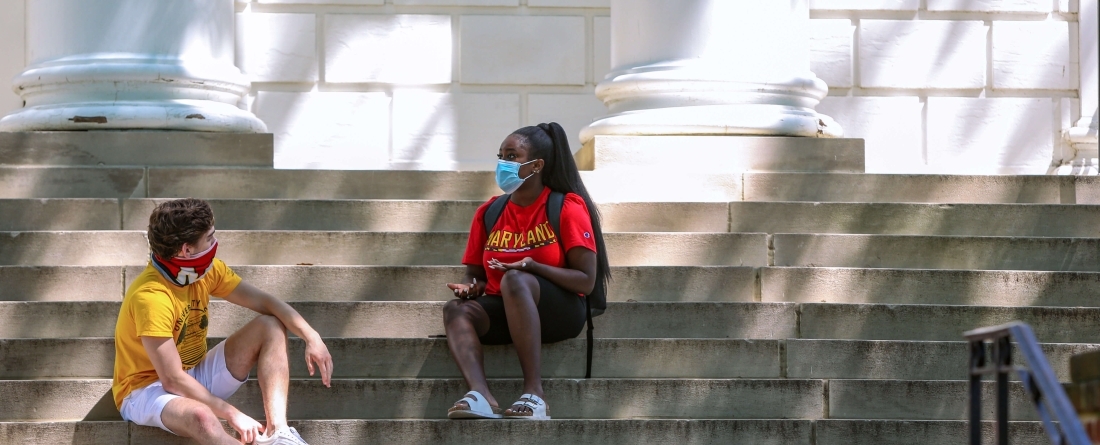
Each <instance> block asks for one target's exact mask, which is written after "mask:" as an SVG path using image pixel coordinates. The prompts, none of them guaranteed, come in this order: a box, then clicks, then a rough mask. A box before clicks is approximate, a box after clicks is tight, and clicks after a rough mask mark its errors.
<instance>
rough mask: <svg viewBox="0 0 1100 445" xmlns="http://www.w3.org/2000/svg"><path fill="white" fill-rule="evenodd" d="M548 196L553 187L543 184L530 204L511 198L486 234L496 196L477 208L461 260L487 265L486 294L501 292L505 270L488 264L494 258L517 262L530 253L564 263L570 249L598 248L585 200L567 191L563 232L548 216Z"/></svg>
mask: <svg viewBox="0 0 1100 445" xmlns="http://www.w3.org/2000/svg"><path fill="white" fill-rule="evenodd" d="M549 197H550V187H544V188H543V189H542V194H540V195H539V197H538V199H536V200H535V202H534V203H532V204H531V205H529V206H526V207H521V206H520V205H518V204H516V203H514V202H511V201H509V202H508V204H506V205H505V206H504V210H503V211H501V213H500V218H499V219H497V224H496V226H495V227H493V232H492V233H491V234H488V235H486V234H485V210H486V209H488V208H489V204H492V202H493V201H496V199H497V198H492V199H490V200H489V201H488V202H486V203H485V204H482V205H481V207H478V208H477V213H476V214H475V215H474V222H473V223H472V224H471V225H470V239H469V241H467V242H466V254H465V255H463V257H462V264H466V265H470V266H478V265H480V266H481V267H484V268H485V276H486V278H488V279H489V282H488V283H487V284H486V286H485V293H486V294H488V295H500V278H501V277H503V276H504V272H502V271H499V270H494V269H490V268H489V260H490V259H492V258H496V259H497V260H498V261H500V262H502V263H514V262H516V261H520V260H522V259H524V258H526V257H531V258H532V259H534V260H535V261H537V262H539V263H540V264H546V265H550V266H556V267H565V252H568V251H569V249H572V248H574V247H578V246H579V247H584V248H585V249H588V250H591V251H593V252H595V251H596V238H595V236H594V235H593V234H592V220H591V217H590V216H589V214H588V206H586V205H584V200H583V199H581V197H580V196H577V195H576V194H574V193H566V194H565V200H564V202H563V203H562V207H561V232H562V233H560V234H555V233H554V230H553V229H551V228H550V220H549V219H547V216H546V201H547V199H549ZM559 237H560V239H559ZM562 247H564V249H563V248H562Z"/></svg>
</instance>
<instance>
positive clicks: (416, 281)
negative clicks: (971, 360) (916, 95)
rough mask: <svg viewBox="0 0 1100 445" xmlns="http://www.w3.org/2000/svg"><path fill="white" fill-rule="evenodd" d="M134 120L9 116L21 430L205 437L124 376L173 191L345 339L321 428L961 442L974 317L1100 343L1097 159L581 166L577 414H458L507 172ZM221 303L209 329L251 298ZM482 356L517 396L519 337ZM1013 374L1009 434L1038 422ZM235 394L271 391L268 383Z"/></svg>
mask: <svg viewBox="0 0 1100 445" xmlns="http://www.w3.org/2000/svg"><path fill="white" fill-rule="evenodd" d="M119 134H120V133H86V134H84V135H83V136H82V137H81V138H80V140H81V143H80V144H79V146H73V145H72V144H71V143H68V142H65V141H69V140H72V137H71V135H66V134H60V135H59V134H50V133H43V134H36V135H11V134H8V135H4V136H0V164H2V165H0V232H2V233H0V401H3V403H0V443H73V444H104V443H112V444H113V443H132V444H144V443H154V442H156V443H182V442H183V441H181V440H179V439H176V438H173V437H171V436H169V435H167V434H165V433H163V432H161V431H159V430H156V429H153V428H146V427H136V426H131V425H128V424H126V423H124V422H121V421H120V420H119V417H118V413H117V411H115V409H114V406H113V403H112V402H111V399H110V386H111V385H110V383H111V381H110V378H111V371H112V362H113V341H112V339H111V336H112V334H113V328H114V322H115V318H116V316H117V311H118V307H119V304H120V300H121V297H122V295H123V292H124V289H125V286H126V285H127V284H128V283H129V281H130V280H131V279H132V278H133V277H134V276H135V275H136V274H137V273H138V272H139V271H140V270H141V268H142V267H143V264H144V263H145V261H146V254H147V250H146V244H145V239H144V233H143V231H144V226H145V224H146V221H147V218H148V214H149V211H150V210H151V209H152V207H153V206H154V205H155V203H156V202H157V201H158V200H163V199H167V198H174V197H185V196H194V197H201V198H206V199H209V200H210V201H211V203H212V205H213V207H214V209H215V214H216V218H217V228H218V232H219V239H220V241H221V247H220V249H219V256H220V257H221V258H222V259H224V260H225V261H226V262H227V263H228V264H230V266H231V267H233V268H234V269H235V270H236V271H237V272H238V273H239V274H240V275H242V276H243V277H244V279H245V280H248V281H250V282H252V283H254V284H257V285H258V286H260V287H261V288H264V289H266V290H268V291H271V292H272V293H274V294H275V295H277V296H279V297H281V298H284V299H286V300H288V301H290V302H291V304H292V305H293V306H294V307H295V308H297V309H298V310H299V311H300V312H301V313H302V314H303V316H305V317H306V318H307V320H309V321H310V322H311V323H312V324H313V326H314V327H315V328H317V330H318V331H319V332H320V333H321V334H322V335H323V336H324V337H326V338H327V340H326V341H327V343H328V345H329V347H330V350H331V352H332V354H333V356H334V361H335V372H334V381H333V385H332V389H326V388H324V387H323V386H322V385H321V384H320V382H319V380H318V379H316V378H310V377H309V376H308V373H307V372H306V371H305V367H304V363H303V362H302V360H301V359H300V357H301V355H302V352H301V348H302V344H301V343H300V342H298V341H292V348H294V349H295V350H294V351H292V352H291V355H290V356H291V358H292V361H291V373H292V378H293V381H292V383H291V395H290V400H291V405H290V413H289V414H290V417H291V418H292V419H294V425H295V426H297V428H298V429H299V431H300V432H301V433H302V434H303V436H304V437H305V438H306V439H307V440H309V441H310V442H311V443H314V444H357V443H381V444H438V443H531V444H554V445H560V444H638V443H654V444H666V443H675V444H727V443H746V444H807V445H833V444H938V443H963V441H964V440H965V437H966V426H967V425H966V422H965V419H966V418H967V409H966V406H967V404H966V403H967V394H968V392H967V382H966V378H967V376H966V359H967V350H966V344H965V342H963V341H962V337H961V335H960V333H961V332H962V331H964V330H967V329H971V328H975V327H980V326H986V325H992V324H997V323H1002V322H1007V321H1010V320H1016V319H1019V320H1023V321H1025V322H1027V323H1030V324H1032V326H1033V327H1034V328H1035V331H1036V334H1037V335H1038V337H1039V339H1040V341H1042V342H1044V348H1045V351H1046V353H1047V355H1048V357H1049V358H1050V360H1051V363H1052V364H1053V366H1054V368H1055V370H1056V371H1057V372H1058V373H1059V377H1060V378H1061V379H1062V380H1063V381H1068V380H1069V370H1068V367H1067V364H1068V361H1069V357H1070V356H1071V355H1073V354H1075V353H1080V352H1083V351H1086V350H1088V349H1090V348H1094V347H1096V345H1094V344H1096V343H1100V304H1098V303H1097V301H1100V300H1098V299H1097V298H1096V295H1097V293H1096V289H1097V288H1098V285H1100V239H1098V238H1100V237H1098V235H1100V205H1095V204H1097V203H1100V181H1097V180H1095V179H1091V178H1075V177H1046V176H1038V177H1021V176H997V177H973V176H917V175H864V174H848V173H828V174H825V173H745V174H742V175H736V177H734V178H729V177H726V178H724V179H722V182H721V184H722V185H721V187H726V189H725V192H724V193H730V194H733V195H736V196H738V197H739V198H741V199H742V200H733V201H732V202H731V201H726V202H617V203H616V202H612V201H614V200H613V199H607V198H606V197H613V196H616V193H617V190H618V189H619V188H621V187H631V186H633V185H635V184H637V185H639V186H641V184H640V182H642V181H652V179H651V178H648V179H647V178H634V179H630V178H628V177H625V176H622V175H616V174H606V175H605V174H602V173H600V172H598V171H597V172H586V173H585V175H586V176H585V180H586V182H587V183H589V184H590V187H591V188H592V191H593V195H594V196H597V200H600V201H606V202H605V203H602V204H601V205H600V210H601V212H602V213H603V216H604V221H605V222H604V227H605V231H606V232H607V245H608V249H609V255H610V260H611V264H612V266H613V268H614V271H613V273H614V277H615V280H614V282H613V285H612V287H611V290H610V293H609V301H610V302H611V303H610V304H609V308H608V310H607V313H606V314H605V315H603V316H601V317H599V318H597V319H596V320H595V324H596V337H597V340H596V344H595V361H594V365H593V378H592V379H588V380H585V379H582V378H581V377H582V376H583V371H584V370H583V367H584V340H583V337H582V338H580V339H576V340H570V341H566V342H562V343H558V344H553V345H548V346H547V347H546V348H545V350H544V353H543V363H544V365H543V368H544V377H545V378H546V381H545V387H546V394H547V399H548V401H549V403H550V404H551V405H553V414H554V416H555V420H553V421H547V422H521V421H449V420H446V419H445V413H446V408H447V407H448V406H450V404H451V403H453V402H454V401H455V400H457V399H458V398H460V397H461V395H462V393H463V392H464V384H463V383H462V381H461V379H460V377H459V373H458V371H457V369H456V368H455V366H454V364H453V363H452V362H451V360H450V358H449V355H448V352H447V348H446V341H445V340H444V339H440V338H433V337H432V336H434V335H439V334H442V333H443V327H442V322H441V307H442V305H443V302H445V301H446V300H448V299H449V298H451V297H452V296H451V295H450V293H449V292H448V291H447V290H446V289H445V287H444V286H443V284H444V283H446V282H449V281H454V280H457V279H458V278H460V277H461V275H462V268H461V266H459V265H458V263H459V260H460V258H461V253H462V250H463V248H464V246H465V240H466V233H465V232H466V230H467V229H468V228H469V223H470V220H471V218H472V215H473V212H474V210H475V209H476V207H477V205H478V204H480V203H481V202H483V201H484V199H486V198H487V197H489V196H492V195H494V194H498V193H499V190H497V189H496V187H495V184H494V182H493V177H492V174H491V173H488V172H416V171H379V172H368V171H289V170H273V169H271V166H270V163H271V142H270V139H269V136H268V137H267V139H265V138H264V136H262V135H243V136H241V135H237V136H232V137H223V138H221V139H219V138H216V137H215V138H209V139H204V140H199V141H198V142H196V140H193V139H192V140H187V139H186V138H196V137H199V136H194V135H186V134H184V135H180V134H178V133H177V134H169V135H165V134H164V133H141V132H132V133H131V135H132V139H125V138H121V139H120V136H119ZM203 137H206V136H203ZM66 138H68V139H66ZM180 138H183V139H184V140H183V141H182V142H181V141H180V140H179V139H180ZM137 140H140V141H143V142H142V144H144V145H141V147H144V151H142V150H140V149H137V148H135V146H136V145H138V143H137V142H134V141H137ZM189 141H190V142H189ZM189 144H190V145H189ZM195 144H197V146H201V147H203V148H201V149H190V148H187V147H189V146H191V145H195ZM204 144H205V145H204ZM119 146H121V147H123V148H116V147H119ZM180 150H185V151H186V150H190V151H186V153H190V154H191V156H182V155H180V153H179V152H180ZM120 153H121V154H120ZM225 153H228V155H226V154H225ZM227 156H229V157H227ZM133 159H140V161H138V162H135V161H132V160H133ZM127 164H134V165H127ZM181 164H189V165H198V166H192V167H185V166H180V165H181ZM631 180H633V181H635V182H634V183H632V182H629V181H631ZM706 196H710V195H706ZM600 197H605V198H603V199H601V198H600ZM211 313H212V321H211V331H210V334H211V336H213V337H224V336H226V335H228V334H230V333H231V332H233V331H234V330H235V329H236V328H238V327H239V326H241V325H243V324H244V323H245V322H247V321H248V320H249V319H251V317H252V315H251V314H250V313H248V311H247V310H243V309H240V308H236V307H233V306H231V305H228V304H225V303H224V302H220V301H215V303H214V304H213V308H212V310H211ZM212 341H216V340H212ZM486 365H487V369H488V371H489V375H490V377H491V379H492V380H491V385H492V386H493V391H494V393H495V394H496V395H497V396H498V397H499V398H501V399H502V400H505V401H507V400H510V399H509V398H510V397H515V396H518V394H519V390H520V381H519V379H518V377H519V376H520V371H519V366H518V363H517V361H516V359H515V355H514V352H513V351H512V350H511V348H510V347H489V348H486ZM1011 390H1012V394H1011V397H1012V398H1011V403H1012V408H1011V413H1012V417H1013V419H1015V422H1013V424H1012V427H1011V428H1012V434H1013V436H1014V437H1013V443H1015V444H1026V443H1044V441H1045V440H1046V438H1045V436H1044V435H1043V432H1042V429H1041V426H1040V425H1039V424H1038V422H1036V420H1037V417H1036V415H1035V414H1034V410H1032V409H1031V408H1030V406H1029V402H1028V401H1027V398H1026V395H1025V394H1024V392H1023V389H1022V387H1021V386H1020V385H1018V384H1013V385H1012V387H1011ZM986 391H987V396H986V400H992V399H991V397H992V392H993V386H992V384H990V385H989V386H988V387H987V388H986ZM231 402H232V403H234V404H235V405H237V406H239V407H241V408H242V409H243V410H244V411H245V412H247V413H249V414H252V415H260V414H262V409H261V408H260V403H259V402H260V399H259V391H258V388H257V387H256V386H255V384H254V382H250V383H249V384H246V385H245V386H244V387H243V388H242V389H241V390H240V391H239V392H238V393H237V394H236V395H235V396H234V397H233V398H232V399H231ZM991 405H992V404H991V403H987V404H986V408H987V410H986V413H985V418H986V419H992V406H991ZM986 427H987V433H986V434H985V437H986V438H987V440H992V424H988V425H986Z"/></svg>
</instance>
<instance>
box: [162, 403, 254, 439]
mask: <svg viewBox="0 0 1100 445" xmlns="http://www.w3.org/2000/svg"><path fill="white" fill-rule="evenodd" d="M160 419H161V422H163V423H164V426H165V427H167V428H168V429H170V430H172V432H174V433H176V434H178V435H180V436H183V437H189V438H192V439H195V440H196V441H198V442H200V443H210V444H221V445H234V444H236V445H240V443H241V442H240V441H239V440H237V439H234V438H233V436H230V435H229V433H226V432H225V429H224V428H223V427H222V423H221V422H220V421H218V416H216V415H214V412H213V411H210V408H209V407H207V406H206V405H204V404H202V403H201V402H198V401H195V400H191V399H187V398H183V397H176V398H174V399H172V400H171V401H170V402H168V404H167V405H164V411H161V414H160Z"/></svg>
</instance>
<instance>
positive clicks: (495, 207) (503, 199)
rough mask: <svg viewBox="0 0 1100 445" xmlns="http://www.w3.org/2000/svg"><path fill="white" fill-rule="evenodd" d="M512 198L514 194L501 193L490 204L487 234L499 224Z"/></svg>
mask: <svg viewBox="0 0 1100 445" xmlns="http://www.w3.org/2000/svg"><path fill="white" fill-rule="evenodd" d="M511 198H512V195H511V194H508V193H505V194H503V195H500V196H498V197H497V199H496V200H494V201H493V203H492V204H489V208H487V209H485V215H484V219H485V236H489V234H490V233H493V227H494V226H496V225H497V220H498V219H500V214H501V213H504V206H506V205H508V200H509V199H511ZM555 233H557V232H555Z"/></svg>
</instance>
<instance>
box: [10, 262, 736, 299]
mask: <svg viewBox="0 0 1100 445" xmlns="http://www.w3.org/2000/svg"><path fill="white" fill-rule="evenodd" d="M231 267H232V268H233V270H234V271H235V272H236V273H237V274H238V275H240V276H241V278H243V279H244V280H245V281H247V282H249V283H251V284H254V285H256V286H258V287H259V288H261V289H264V290H265V291H267V292H269V293H271V294H272V295H275V296H277V297H279V298H282V299H284V300H287V301H447V300H451V299H454V293H452V292H451V291H450V290H448V289H447V288H446V287H445V284H446V283H456V282H460V281H461V280H462V279H463V276H464V274H465V267H464V266H427V267H419V266H407V267H374V266H349V267H342V266H332V267H329V266H231ZM144 269H145V266H125V267H118V266H87V267H84V266H72V267H68V266H42V267H38V266H0V282H2V283H4V286H3V287H0V301H120V300H121V299H122V296H123V295H124V294H125V292H126V287H127V286H128V285H129V283H130V282H132V281H133V280H134V279H135V278H136V277H137V276H138V275H139V274H141V272H142V271H143V270H144ZM123 274H125V275H123ZM612 276H613V278H614V282H613V286H612V287H611V289H610V291H609V292H608V296H607V298H608V300H609V301H626V300H635V301H741V302H750V301H754V300H755V295H754V294H755V292H756V269H753V268H751V267H615V268H613V269H612Z"/></svg>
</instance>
